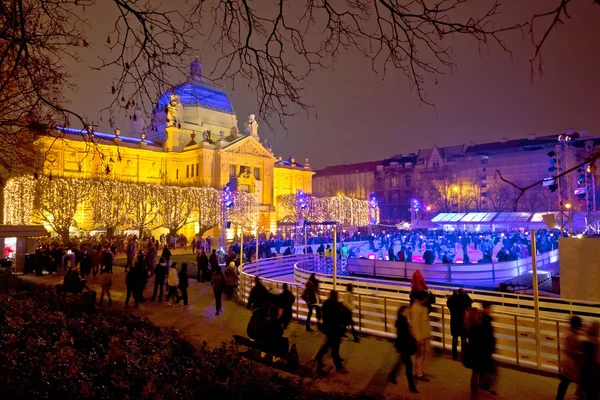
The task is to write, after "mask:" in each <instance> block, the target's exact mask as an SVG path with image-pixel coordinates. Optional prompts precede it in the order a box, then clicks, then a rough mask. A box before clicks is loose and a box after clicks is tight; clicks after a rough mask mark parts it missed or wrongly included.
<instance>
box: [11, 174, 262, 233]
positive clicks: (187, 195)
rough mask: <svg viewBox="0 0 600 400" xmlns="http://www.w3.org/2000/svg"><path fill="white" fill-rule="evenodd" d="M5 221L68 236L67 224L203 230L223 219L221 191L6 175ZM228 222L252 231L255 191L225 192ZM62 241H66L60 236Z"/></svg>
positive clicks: (111, 228) (141, 229) (255, 218)
mask: <svg viewBox="0 0 600 400" xmlns="http://www.w3.org/2000/svg"><path fill="white" fill-rule="evenodd" d="M4 194H5V202H4V209H5V223H6V224H9V225H20V224H30V223H32V222H41V223H44V224H46V225H47V226H49V227H50V228H52V230H54V231H55V232H56V233H58V234H60V235H61V236H62V237H63V240H67V239H68V235H69V228H71V227H79V228H83V229H84V230H91V229H96V228H106V229H107V236H109V234H110V233H112V232H114V231H115V230H116V229H126V228H134V229H136V230H137V231H138V234H139V235H140V237H141V235H142V234H143V232H144V230H146V229H149V228H156V227H165V228H167V229H169V231H170V232H171V233H172V234H175V233H177V232H178V231H179V230H180V229H181V228H183V227H184V226H185V225H187V224H190V223H197V224H198V226H199V229H200V232H201V233H203V232H205V231H207V230H209V229H211V228H213V227H215V226H219V225H220V224H221V223H222V221H223V207H224V205H223V204H222V191H219V190H216V189H213V188H209V187H181V186H166V185H157V184H148V183H135V182H122V181H114V180H100V179H78V178H56V177H54V178H50V177H48V176H42V177H40V178H39V179H38V180H35V179H33V178H29V177H25V176H23V177H19V178H13V179H10V180H9V181H8V182H7V185H6V189H5V192H4ZM230 196H231V198H232V200H233V201H234V205H233V206H232V207H231V209H230V210H229V212H230V219H231V220H232V222H233V223H235V224H237V225H238V226H241V227H243V228H244V229H247V230H252V229H254V228H255V227H256V225H257V223H258V212H259V210H258V202H257V199H256V196H255V195H253V194H250V193H244V192H232V193H230ZM65 243H66V241H65Z"/></svg>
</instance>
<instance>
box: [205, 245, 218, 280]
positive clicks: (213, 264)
mask: <svg viewBox="0 0 600 400" xmlns="http://www.w3.org/2000/svg"><path fill="white" fill-rule="evenodd" d="M208 263H209V264H210V274H211V276H212V275H213V274H214V273H215V271H216V270H217V269H218V270H221V267H219V257H217V250H216V249H212V252H211V253H210V257H208Z"/></svg>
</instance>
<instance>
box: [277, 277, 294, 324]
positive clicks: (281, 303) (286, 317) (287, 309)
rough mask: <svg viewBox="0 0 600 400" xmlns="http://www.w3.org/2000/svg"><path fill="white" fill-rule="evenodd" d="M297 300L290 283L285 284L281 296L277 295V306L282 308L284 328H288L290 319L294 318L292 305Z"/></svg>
mask: <svg viewBox="0 0 600 400" xmlns="http://www.w3.org/2000/svg"><path fill="white" fill-rule="evenodd" d="M295 301H296V297H295V296H294V295H293V294H292V292H290V290H289V289H288V284H287V283H284V284H283V290H282V292H281V294H280V295H279V296H277V300H276V303H277V306H278V307H279V308H281V309H282V313H281V323H282V325H283V329H287V327H288V325H289V324H290V321H291V320H292V316H293V310H292V305H293V304H294V302H295Z"/></svg>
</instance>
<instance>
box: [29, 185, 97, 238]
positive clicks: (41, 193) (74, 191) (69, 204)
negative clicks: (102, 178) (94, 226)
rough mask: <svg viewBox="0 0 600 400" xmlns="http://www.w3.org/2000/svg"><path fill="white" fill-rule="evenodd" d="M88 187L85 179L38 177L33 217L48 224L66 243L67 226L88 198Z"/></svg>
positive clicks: (71, 222) (69, 226) (70, 224)
mask: <svg viewBox="0 0 600 400" xmlns="http://www.w3.org/2000/svg"><path fill="white" fill-rule="evenodd" d="M90 187H91V185H90V181H89V180H85V179H76V178H70V179H66V178H56V177H55V178H51V177H48V176H43V177H40V178H39V179H38V180H37V181H36V185H35V198H34V208H33V209H34V212H33V215H34V218H36V219H37V220H39V221H41V222H43V223H45V224H47V225H49V226H50V227H51V228H52V230H54V232H56V233H58V234H59V235H60V236H61V237H62V239H63V243H68V242H69V228H71V226H73V225H75V224H76V221H75V219H74V217H75V213H76V212H77V208H78V207H79V205H80V204H82V203H83V201H84V200H86V199H87V198H88V196H89V194H90Z"/></svg>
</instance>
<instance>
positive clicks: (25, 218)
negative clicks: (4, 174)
mask: <svg viewBox="0 0 600 400" xmlns="http://www.w3.org/2000/svg"><path fill="white" fill-rule="evenodd" d="M35 182H36V181H35V180H34V179H33V178H30V177H27V176H23V177H20V178H15V179H11V180H9V181H8V182H7V183H6V186H5V187H4V223H5V224H7V225H29V224H30V223H31V218H32V216H33V199H34V197H35Z"/></svg>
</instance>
